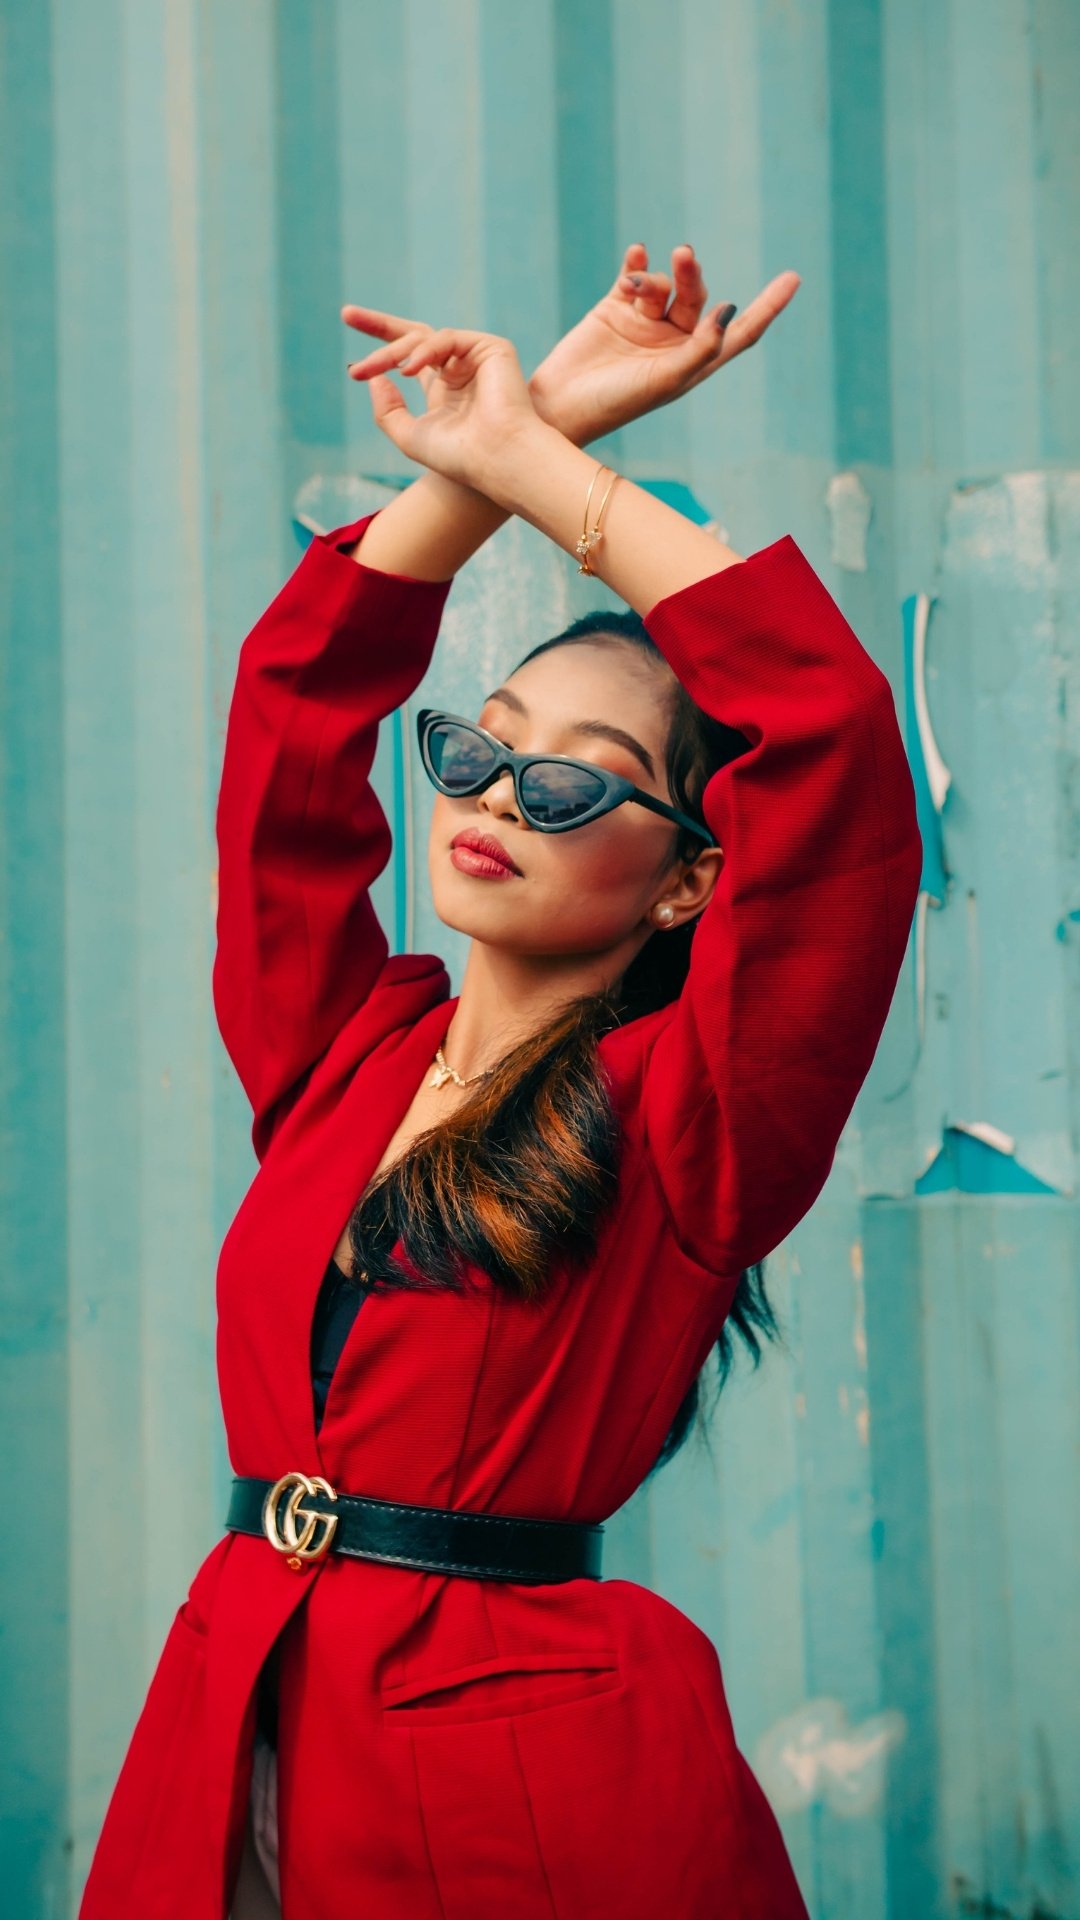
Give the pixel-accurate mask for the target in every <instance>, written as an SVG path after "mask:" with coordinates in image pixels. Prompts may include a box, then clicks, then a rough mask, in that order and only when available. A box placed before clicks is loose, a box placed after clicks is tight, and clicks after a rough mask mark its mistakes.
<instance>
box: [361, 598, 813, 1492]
mask: <svg viewBox="0 0 1080 1920" xmlns="http://www.w3.org/2000/svg"><path fill="white" fill-rule="evenodd" d="M585 639H587V640H589V641H590V642H592V643H594V644H597V645H601V646H604V645H611V646H616V645H625V644H627V643H629V644H630V645H632V646H634V647H636V648H637V649H638V650H639V651H640V653H641V654H642V655H643V656H645V657H647V658H648V659H649V660H650V661H651V662H652V663H653V664H654V665H659V666H662V667H663V668H664V669H665V671H666V672H667V674H668V675H669V678H670V685H671V713H670V723H669V727H668V739H667V748H666V759H665V772H666V777H667V782H668V788H669V791H670V793H671V796H672V799H673V801H674V803H675V805H676V806H678V807H679V808H681V809H682V811H684V812H686V813H689V814H690V815H691V816H693V817H696V818H698V819H700V818H701V817H702V814H701V806H702V797H703V795H704V792H705V788H706V786H707V785H708V782H709V780H710V779H711V777H712V775H713V774H714V773H716V772H717V771H718V770H719V769H720V768H721V767H722V766H724V765H726V764H727V762H728V761H729V760H732V759H734V758H735V757H736V756H737V754H739V753H742V752H744V751H745V750H746V748H747V747H748V746H749V744H750V743H749V741H748V740H747V739H746V736H745V735H744V734H742V733H740V732H738V731H737V730H736V729H735V728H733V727H728V726H725V725H724V724H723V722H722V721H719V720H714V719H713V718H712V716H711V715H709V714H707V713H705V712H704V711H703V710H702V709H701V708H700V707H699V706H698V705H697V704H696V702H695V701H694V700H692V699H691V697H690V695H689V693H688V692H687V690H686V688H685V687H684V686H683V685H682V683H681V682H680V681H679V679H678V678H677V676H676V675H675V674H674V673H672V672H671V669H670V667H668V666H667V662H666V661H665V659H664V656H663V654H662V653H661V651H660V649H659V648H658V647H657V645H656V642H655V641H654V640H653V638H652V635H651V634H650V633H649V631H648V629H647V627H646V626H645V623H644V621H643V620H641V619H640V617H639V616H638V615H637V614H636V613H634V612H632V611H631V610H630V609H629V608H627V609H626V610H625V611H621V612H616V613H605V612H602V611H599V612H593V613H587V614H583V615H582V616H581V617H580V618H579V619H577V620H575V621H573V623H572V624H571V625H570V626H568V627H566V628H564V629H563V631H562V632H561V633H558V634H555V635H554V636H553V637H552V638H551V639H549V640H542V641H540V643H539V644H538V645H537V646H535V647H533V648H532V649H531V650H530V652H528V653H527V654H525V655H524V657H523V658H522V659H521V660H519V661H518V667H523V666H524V665H525V664H526V662H527V661H529V660H535V659H536V658H537V657H538V655H540V654H542V653H546V652H548V651H549V650H550V649H551V648H553V647H558V646H565V645H568V644H569V643H571V642H572V641H576V640H585ZM514 671H515V672H516V671H517V668H515V669H514ZM673 831H674V833H675V836H676V838H675V857H676V858H678V859H681V860H692V859H693V858H694V857H695V855H696V854H697V853H698V852H700V850H701V846H702V845H703V841H702V840H701V839H699V837H698V836H696V835H694V834H692V833H691V832H690V830H689V829H688V828H683V827H675V828H674V829H673ZM698 917H699V918H700V916H698ZM696 925H697V920H696V919H695V920H689V921H685V922H683V923H682V924H681V925H680V926H679V927H677V928H674V929H672V930H671V931H670V932H669V931H666V930H665V931H664V932H663V933H660V932H657V933H656V934H654V935H653V936H652V937H651V938H650V939H648V940H647V941H646V942H645V945H644V946H643V947H642V948H641V949H640V951H639V952H638V953H637V954H636V955H635V957H634V959H633V961H632V962H631V964H630V966H629V967H628V968H627V969H626V972H625V974H624V975H623V978H622V980H621V981H620V982H619V983H618V984H617V986H615V987H613V988H609V989H605V990H603V991H601V992H590V993H586V994H581V995H579V996H577V997H576V998H575V999H573V1000H570V1001H568V1002H567V1003H565V1005H564V1006H563V1007H562V1008H561V1009H560V1010H559V1012H558V1014H557V1015H556V1016H555V1017H554V1018H553V1019H552V1020H550V1021H549V1022H548V1023H547V1025H546V1026H545V1027H543V1028H542V1029H541V1030H540V1031H539V1032H537V1033H535V1034H531V1035H529V1036H528V1038H527V1039H525V1040H524V1041H522V1042H521V1043H520V1044H519V1045H518V1046H516V1047H514V1048H512V1049H511V1051H510V1052H509V1053H507V1054H506V1055H505V1056H504V1058H503V1059H502V1060H501V1061H500V1062H499V1064H498V1066H497V1067H496V1069H495V1071H494V1073H492V1074H491V1075H490V1076H489V1077H488V1078H487V1079H486V1080H485V1081H483V1082H481V1083H480V1085H479V1086H478V1088H477V1090H476V1091H475V1092H474V1093H472V1094H470V1096H469V1097H468V1099H467V1100H465V1101H463V1102H462V1104H461V1105H460V1106H459V1107H457V1108H456V1109H455V1111H454V1112H453V1113H452V1114H450V1115H449V1116H448V1118H447V1119H446V1120H445V1121H440V1122H439V1123H438V1124H437V1125H436V1126H434V1127H430V1128H428V1129H427V1130H426V1132H424V1133H422V1134H419V1135H418V1136H417V1138H416V1140H414V1141H413V1143H412V1145H411V1146H410V1147H409V1149H408V1151H407V1152H406V1153H405V1154H404V1155H403V1156H401V1157H400V1158H399V1159H398V1160H397V1161H396V1162H394V1164H393V1165H392V1166H390V1167H389V1168H387V1170H386V1172H385V1173H384V1174H382V1175H380V1176H379V1178H378V1179H377V1180H376V1181H375V1183H374V1184H373V1185H372V1187H371V1188H370V1189H369V1191H368V1192H367V1194H365V1195H364V1197H363V1199H362V1200H361V1202H360V1203H359V1204H358V1206H357V1208H356V1209H355V1211H354V1213H353V1215H352V1218H351V1219H350V1222H349V1237H350V1242H351V1245H352V1249H353V1254H354V1258H355V1263H356V1270H357V1272H360V1271H366V1274H367V1285H368V1286H369V1287H370V1288H372V1289H373V1290H375V1291H382V1290H385V1289H388V1288H400V1287H408V1288H415V1289H416V1290H426V1289H428V1288H431V1287H436V1288H447V1289H450V1290H452V1291H458V1292H460V1291H463V1289H464V1286H465V1279H464V1275H465V1269H466V1267H467V1266H468V1265H474V1266H476V1267H477V1268H479V1269H480V1270H481V1271H482V1272H484V1273H486V1274H487V1275H488V1276H489V1278H490V1279H491V1281H492V1283H493V1284H494V1285H495V1286H497V1287H501V1288H503V1289H504V1290H506V1291H507V1292H511V1293H514V1294H516V1295H518V1297H521V1298H525V1299H538V1298H540V1297H541V1296H542V1295H543V1293H544V1291H545V1290H546V1286H547V1284H548V1283H549V1281H550V1274H551V1269H552V1266H553V1264H554V1262H555V1261H556V1260H559V1259H564V1260H569V1261H571V1262H574V1263H576V1262H587V1261H588V1260H589V1258H590V1257H591V1256H592V1255H593V1253H594V1252H595V1249H596V1245H597V1240H598V1235H599V1230H600V1226H601V1224H602V1221H603V1219H604V1216H605V1214H606V1212H607V1209H608V1208H609V1207H610V1205H611V1204H612V1202H613V1200H614V1198H615V1195H616V1192H617V1188H618V1167H619V1126H618V1120H617V1117H616V1114H615V1112H614V1109H613V1107H612V1104H611V1100H610V1096H609V1093H608V1090H607V1087H606V1085H605V1082H604V1079H603V1076H602V1074H601V1073H600V1071H599V1068H598V1061H597V1052H596V1048H597V1042H598V1040H599V1039H600V1038H601V1036H602V1035H603V1034H604V1033H605V1032H608V1031H610V1030H611V1029H612V1028H613V1027H616V1026H619V1025H622V1024H624V1023H625V1022H626V1021H628V1020H632V1019H635V1018H637V1017H638V1016H639V1015H642V1014H646V1013H652V1012H655V1011H657V1010H658V1009H659V1008H661V1007H664V1006H668V1005H669V1004H670V1003H671V1002H672V1001H673V1000H675V999H677V998H678V996H679V993H680V992H681V990H682V987H683V985H684V983H685V980H686V977H687V973H688V970H689V966H690V952H691V946H692V943H693V937H694V928H695V926H696ZM398 1240H400V1242H401V1245H402V1250H403V1252H404V1253H405V1256H406V1258H407V1260H408V1262H409V1265H410V1266H411V1267H412V1268H413V1269H414V1271H415V1274H416V1275H417V1276H418V1277H416V1278H414V1277H413V1276H412V1275H411V1274H409V1273H408V1272H406V1271H405V1269H404V1268H403V1267H402V1266H401V1265H400V1264H399V1263H398V1262H397V1261H396V1260H392V1259H391V1249H392V1248H393V1246H394V1245H395V1243H396V1242H397V1241H398ZM733 1331H734V1332H735V1333H737V1334H738V1335H739V1337H740V1338H741V1340H742V1341H743V1343H744V1344H745V1346H746V1348H747V1349H748V1351H749V1353H750V1355H751V1358H752V1361H753V1364H754V1366H755V1368H756V1367H757V1366H758V1365H759V1363H760V1360H761V1350H762V1349H761V1338H760V1337H759V1336H762V1337H764V1338H766V1339H778V1338H779V1337H780V1328H779V1324H778V1322H777V1319H776V1315H775V1313H774V1310H773V1308H772V1306H771V1305H770V1303H769V1300H768V1298H767V1295H766V1292H765V1283H764V1261H761V1260H759V1261H757V1262H755V1263H754V1265H753V1266H751V1267H748V1268H746V1269H744V1271H743V1272H742V1274H741V1275H740V1276H739V1280H738V1284H737V1286H736V1289H735V1295H734V1298H733V1301H732V1305H731V1309H730V1312H729V1314H728V1316H727V1320H726V1321H725V1324H724V1326H723V1328H722V1330H721V1332H720V1334H719V1336H718V1338H717V1340H716V1343H715V1347H714V1349H713V1352H714V1354H715V1357H716V1376H717V1379H716V1394H717V1396H718V1395H719V1392H720V1390H721V1389H722V1387H723V1386H724V1384H725V1382H726V1380H727V1378H728V1375H729V1373H730V1371H731V1367H732V1364H733V1361H734V1350H733V1344H732V1337H731V1336H732V1332H733ZM707 1364H708V1363H707V1362H706V1366H705V1367H702V1369H701V1371H700V1372H699V1374H698V1375H697V1377H696V1378H695V1379H694V1380H693V1381H692V1383H691V1385H690V1387H689V1389H688V1391H687V1393H686V1394H685V1396H684V1398H683V1400H682V1403H681V1405H680V1406H679V1409H678V1411H677V1413H676V1415H675V1418H674V1420H673V1421H672V1424H671V1427H670V1429H669V1431H668V1434H667V1437H666V1439H665V1441H664V1444H663V1446H662V1448H661V1449H660V1452H659V1454H658V1455H657V1458H656V1460H655V1462H654V1463H653V1466H652V1468H651V1469H650V1472H652V1473H655V1472H656V1470H657V1469H658V1468H659V1467H661V1466H663V1465H665V1463H666V1462H667V1461H669V1460H670V1459H672V1458H673V1456H674V1455H675V1454H676V1453H677V1452H678V1450H679V1448H680V1447H681V1446H682V1444H683V1442H684V1441H685V1440H686V1438H687V1436H688V1434H689V1432H690V1429H691V1426H692V1424H693V1422H694V1419H695V1417H696V1416H697V1415H698V1413H699V1410H701V1383H702V1380H703V1378H704V1375H705V1372H706V1367H707ZM646 1477H648V1476H646Z"/></svg>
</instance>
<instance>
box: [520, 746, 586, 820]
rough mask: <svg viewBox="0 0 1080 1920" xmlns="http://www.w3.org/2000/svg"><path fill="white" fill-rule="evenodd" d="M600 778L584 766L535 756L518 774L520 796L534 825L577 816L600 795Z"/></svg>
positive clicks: (571, 818) (572, 818)
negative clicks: (534, 822)
mask: <svg viewBox="0 0 1080 1920" xmlns="http://www.w3.org/2000/svg"><path fill="white" fill-rule="evenodd" d="M606 791H607V789H606V787H605V785H604V782H603V780H601V779H600V778H599V776H598V775H597V774H595V773H589V772H588V770H587V769H586V768H585V767H568V766H564V765H563V764H562V763H561V762H560V761H558V760H538V761H537V762H536V763H535V764H534V765H533V766H531V767H526V769H525V772H524V773H523V774H522V777H521V798H522V800H523V801H524V803H525V806H526V807H527V808H528V811H529V813H530V815H531V817H532V818H533V819H534V820H535V821H536V823H537V825H538V826H542V827H551V826H562V825H563V824H564V823H565V822H566V821H568V820H580V819H581V818H582V816H583V815H584V814H586V813H590V812H591V811H592V809H593V807H595V806H597V805H598V804H599V802H600V801H601V800H602V799H603V798H604V794H605V793H606Z"/></svg>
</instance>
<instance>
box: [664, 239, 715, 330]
mask: <svg viewBox="0 0 1080 1920" xmlns="http://www.w3.org/2000/svg"><path fill="white" fill-rule="evenodd" d="M671 268H672V272H673V274H674V276H675V298H674V300H673V301H672V303H671V305H670V307H669V308H668V311H667V313H666V314H665V316H664V317H665V319H667V320H670V321H671V323H672V325H673V326H676V327H681V328H682V331H683V332H684V333H693V331H694V328H695V327H696V326H697V323H698V321H699V320H700V319H701V310H702V308H703V307H704V305H705V302H706V300H707V298H708V289H707V288H706V285H705V282H704V280H703V278H702V274H701V266H700V263H699V261H698V258H697V255H696V254H695V252H694V249H693V247H692V246H691V245H690V242H689V241H686V242H685V244H684V245H683V246H681V247H675V248H674V249H673V251H672V255H671Z"/></svg>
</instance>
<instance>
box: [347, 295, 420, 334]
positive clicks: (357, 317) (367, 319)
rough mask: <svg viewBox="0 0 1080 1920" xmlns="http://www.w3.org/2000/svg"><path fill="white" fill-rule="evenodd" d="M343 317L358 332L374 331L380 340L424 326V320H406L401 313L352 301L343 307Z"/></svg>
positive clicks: (348, 325)
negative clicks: (361, 305) (356, 304)
mask: <svg viewBox="0 0 1080 1920" xmlns="http://www.w3.org/2000/svg"><path fill="white" fill-rule="evenodd" d="M341 318H342V319H343V320H344V322H345V325H346V326H347V327H354V328H355V329H356V331H357V333H373V334H375V335H376V337H377V338H378V339H380V340H396V339H398V338H400V336H401V335H402V334H403V333H408V332H409V331H410V330H411V329H412V328H416V327H419V328H421V329H423V327H424V322H423V321H422V320H406V319H405V318H404V317H403V316H402V315H401V314H400V313H386V312H384V311H383V309H382V308H381V307H358V306H355V305H354V304H353V303H352V302H351V301H349V302H348V303H347V304H346V305H345V306H343V307H342V309H341Z"/></svg>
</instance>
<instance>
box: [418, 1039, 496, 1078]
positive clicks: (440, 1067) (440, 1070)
mask: <svg viewBox="0 0 1080 1920" xmlns="http://www.w3.org/2000/svg"><path fill="white" fill-rule="evenodd" d="M435 1062H436V1065H435V1072H434V1073H433V1074H432V1076H431V1079H430V1080H429V1081H428V1086H429V1087H441V1086H443V1085H444V1083H445V1082H446V1081H447V1080H452V1081H453V1082H454V1085H455V1086H458V1087H472V1086H475V1084H476V1082H477V1081H478V1080H486V1079H488V1077H489V1076H490V1075H491V1074H493V1073H494V1071H495V1069H494V1067H485V1068H484V1071H483V1073H474V1074H473V1075H472V1077H471V1078H470V1079H468V1080H463V1079H462V1077H461V1075H460V1073H458V1072H457V1071H456V1070H455V1069H454V1068H453V1067H452V1066H450V1065H449V1064H448V1062H447V1058H446V1055H445V1054H444V1052H443V1050H442V1048H441V1047H436V1049H435Z"/></svg>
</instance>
